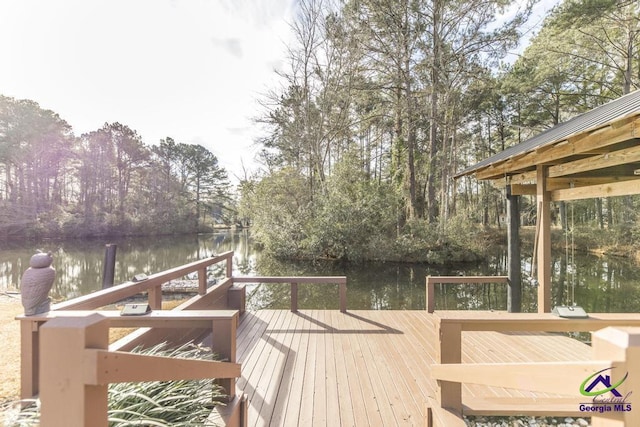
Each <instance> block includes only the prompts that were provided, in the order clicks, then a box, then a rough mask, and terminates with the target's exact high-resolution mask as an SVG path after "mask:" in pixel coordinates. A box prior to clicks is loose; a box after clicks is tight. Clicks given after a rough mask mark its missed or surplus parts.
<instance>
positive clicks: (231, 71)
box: [0, 0, 556, 176]
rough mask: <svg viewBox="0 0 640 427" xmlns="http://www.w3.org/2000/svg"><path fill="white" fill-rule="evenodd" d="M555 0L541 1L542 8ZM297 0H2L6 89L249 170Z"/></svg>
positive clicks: (237, 170) (78, 130) (90, 122)
mask: <svg viewBox="0 0 640 427" xmlns="http://www.w3.org/2000/svg"><path fill="white" fill-rule="evenodd" d="M555 1H556V0H543V2H542V4H544V9H548V7H549V6H548V5H549V4H553V3H555ZM294 3H295V0H210V1H207V0H182V1H181V0H126V1H125V0H108V1H103V0H91V1H86V0H0V94H2V95H6V96H11V97H14V98H18V99H24V98H26V99H31V100H34V101H36V102H38V103H39V104H40V106H41V107H43V108H46V109H50V110H53V111H55V112H56V113H58V114H59V115H60V116H61V117H62V118H63V119H64V120H66V121H67V122H68V123H69V124H70V125H71V126H72V127H73V130H74V132H75V134H76V135H80V134H82V133H85V132H90V131H92V130H96V129H98V128H100V127H102V125H103V124H104V123H105V122H109V123H111V122H116V121H117V122H120V123H123V124H126V125H128V126H129V127H130V128H132V129H134V130H136V131H137V132H138V133H139V134H140V135H141V136H142V139H143V141H144V142H145V143H146V144H149V145H151V144H157V143H158V142H159V140H160V139H161V138H165V137H167V136H170V137H172V138H174V139H175V140H176V141H178V142H185V143H197V144H202V145H203V146H205V147H207V148H208V149H209V150H211V151H212V152H213V153H214V154H215V155H216V156H218V158H219V160H220V162H221V165H222V166H223V167H225V168H226V169H227V170H229V172H230V174H231V175H232V176H233V175H240V174H241V173H242V172H241V170H242V169H241V161H243V162H244V164H245V165H246V166H248V167H249V168H250V169H252V168H255V165H254V163H253V161H254V156H255V152H256V148H255V146H253V141H254V139H255V137H256V136H258V135H259V129H257V128H256V127H255V126H254V125H253V123H252V121H251V120H252V118H254V117H255V116H256V115H257V114H258V111H259V107H258V104H257V99H258V97H259V96H260V95H261V94H263V93H265V92H266V91H267V90H268V89H269V88H272V87H273V85H274V84H275V81H276V78H275V74H274V72H273V70H274V69H275V68H278V67H281V66H282V65H283V64H282V59H283V57H284V55H285V44H286V43H288V42H289V41H290V40H291V31H290V28H289V24H288V23H289V22H291V21H292V15H293V13H294V11H293V8H294V6H293V5H294Z"/></svg>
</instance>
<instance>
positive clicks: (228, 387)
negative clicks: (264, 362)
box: [211, 313, 238, 401]
mask: <svg viewBox="0 0 640 427" xmlns="http://www.w3.org/2000/svg"><path fill="white" fill-rule="evenodd" d="M237 324H238V313H235V314H234V315H233V317H230V318H228V319H224V318H221V319H214V320H213V324H212V325H211V326H212V332H213V333H212V341H211V350H212V351H213V352H214V353H216V354H217V355H219V356H220V358H221V360H226V361H227V362H232V363H236V329H237ZM216 382H217V383H218V384H219V385H220V386H221V387H222V388H224V389H225V391H226V392H227V396H228V399H229V401H230V400H231V399H233V397H234V396H235V395H236V379H235V378H223V379H218V380H216Z"/></svg>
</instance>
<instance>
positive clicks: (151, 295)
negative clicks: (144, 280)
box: [147, 285, 162, 310]
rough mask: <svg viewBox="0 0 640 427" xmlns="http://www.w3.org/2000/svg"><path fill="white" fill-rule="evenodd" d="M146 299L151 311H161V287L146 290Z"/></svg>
mask: <svg viewBox="0 0 640 427" xmlns="http://www.w3.org/2000/svg"><path fill="white" fill-rule="evenodd" d="M147 298H148V300H149V307H151V309H152V310H162V285H158V286H152V287H150V288H149V289H147Z"/></svg>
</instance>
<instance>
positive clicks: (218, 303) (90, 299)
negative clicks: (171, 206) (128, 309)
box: [18, 252, 244, 399]
mask: <svg viewBox="0 0 640 427" xmlns="http://www.w3.org/2000/svg"><path fill="white" fill-rule="evenodd" d="M232 261H233V252H225V253H223V254H221V255H219V256H215V257H211V258H207V259H204V260H201V261H196V262H192V263H190V264H186V265H182V266H180V267H176V268H173V269H170V270H166V271H163V272H160V273H156V274H152V275H150V276H148V277H147V278H146V279H145V280H142V281H139V282H127V283H123V284H121V285H117V286H113V287H111V288H107V289H103V290H100V291H97V292H94V293H92V294H89V295H85V296H81V297H78V298H74V299H71V300H69V301H65V302H62V303H60V304H55V305H54V306H53V307H52V309H51V312H49V313H50V314H49V315H52V316H53V315H54V314H52V313H56V312H60V311H69V310H95V309H98V308H101V307H104V306H107V305H109V304H114V303H116V302H118V301H120V300H122V299H125V298H129V297H133V296H136V295H139V294H141V293H143V292H145V291H146V292H147V294H148V301H149V305H150V306H151V308H152V309H153V310H158V309H160V308H162V284H163V283H166V282H168V281H170V280H173V279H177V278H180V277H183V276H186V275H187V274H189V273H193V272H197V273H198V285H199V291H198V293H199V297H198V298H195V299H192V300H190V301H188V302H186V303H185V304H183V305H182V306H180V307H178V309H179V310H194V309H196V310H197V309H228V308H233V309H236V310H239V311H240V312H241V313H242V312H243V311H244V289H240V290H236V289H234V288H233V281H232V279H231V278H230V276H231V274H232ZM220 262H225V263H226V269H225V270H226V275H227V277H226V278H225V279H223V280H222V281H220V282H219V283H217V284H216V285H214V286H212V287H210V288H207V268H208V267H210V266H211V265H214V264H217V263H220ZM114 312H115V311H114ZM115 313H116V314H117V313H118V312H115ZM145 317H146V316H145ZM124 318H125V319H126V318H127V317H124ZM18 320H20V328H21V333H20V337H21V338H20V339H21V360H20V383H21V392H20V396H21V398H22V399H30V398H31V397H32V396H34V395H36V394H37V393H38V389H39V368H38V367H39V364H40V354H41V350H40V327H41V326H42V325H43V324H44V323H45V322H46V321H47V320H48V317H42V316H19V317H18ZM163 330H165V331H166V329H164V328H163ZM157 336H158V334H157V333H156V334H154V332H153V331H152V330H149V329H142V330H139V331H137V332H136V333H134V334H131V335H130V336H129V337H127V339H126V340H124V341H123V342H122V343H120V344H119V345H117V346H115V347H114V348H115V349H118V350H131V349H132V348H134V347H136V346H137V345H141V344H144V343H145V341H151V340H153V339H154V338H157ZM156 342H157V339H156Z"/></svg>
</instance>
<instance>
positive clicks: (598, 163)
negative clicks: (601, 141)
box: [549, 145, 640, 178]
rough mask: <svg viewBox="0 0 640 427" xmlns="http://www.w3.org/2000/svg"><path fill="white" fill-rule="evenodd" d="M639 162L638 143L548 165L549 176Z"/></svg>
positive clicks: (639, 151) (639, 147)
mask: <svg viewBox="0 0 640 427" xmlns="http://www.w3.org/2000/svg"><path fill="white" fill-rule="evenodd" d="M636 162H640V145H634V146H633V147H629V148H626V149H623V150H617V151H611V152H609V153H605V154H599V155H597V156H591V157H589V158H586V159H580V160H575V161H573V162H568V163H563V164H560V165H556V166H551V167H549V178H556V177H560V176H566V175H573V174H576V173H581V172H588V171H592V170H595V169H604V168H609V167H612V166H619V165H625V164H629V163H636Z"/></svg>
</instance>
